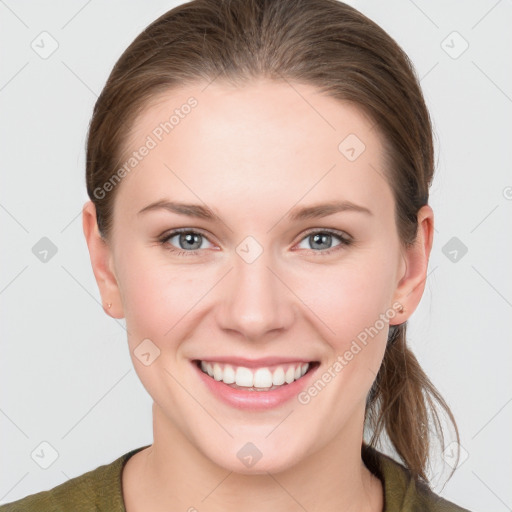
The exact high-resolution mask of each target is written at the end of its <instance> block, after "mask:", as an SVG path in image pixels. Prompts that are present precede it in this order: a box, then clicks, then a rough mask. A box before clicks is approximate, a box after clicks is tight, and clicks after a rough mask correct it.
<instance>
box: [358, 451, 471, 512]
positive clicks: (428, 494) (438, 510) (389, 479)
mask: <svg viewBox="0 0 512 512" xmlns="http://www.w3.org/2000/svg"><path fill="white" fill-rule="evenodd" d="M362 455H363V460H364V462H365V465H366V466H367V467H368V469H370V471H372V472H373V473H374V474H376V475H377V476H378V477H379V478H380V479H381V481H382V484H383V488H384V512H391V511H393V512H470V511H469V510H468V509H465V508H462V507H459V506H458V505H456V504H455V503H452V502H451V501H448V500H446V499H445V498H442V497H441V496H439V495H437V494H435V493H434V492H433V491H432V490H431V489H430V487H429V486H428V485H427V484H426V483H424V482H422V481H417V480H415V479H414V478H413V477H412V475H411V473H410V472H409V470H408V469H407V468H406V467H405V466H403V465H402V464H400V463H398V462H397V461H395V460H394V459H392V458H391V457H389V456H388V455H385V454H383V453H381V452H379V451H377V450H375V449H374V448H372V447H370V446H368V445H363V450H362Z"/></svg>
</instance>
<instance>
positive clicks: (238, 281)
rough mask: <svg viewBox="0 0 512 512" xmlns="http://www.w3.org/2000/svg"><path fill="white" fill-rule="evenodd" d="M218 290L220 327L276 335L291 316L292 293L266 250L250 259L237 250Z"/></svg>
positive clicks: (256, 336) (252, 337) (245, 334)
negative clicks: (219, 294) (232, 266)
mask: <svg viewBox="0 0 512 512" xmlns="http://www.w3.org/2000/svg"><path fill="white" fill-rule="evenodd" d="M233 262H234V263H233V264H234V268H233V270H232V271H231V272H229V274H228V275H227V276H226V278H225V279H224V280H223V281H224V283H223V284H224V286H223V289H222V291H221V293H222V296H223V298H222V300H221V304H220V306H219V307H218V310H217V311H218V315H217V321H218V323H219V326H220V328H221V329H224V330H228V331H234V332H237V333H238V334H239V336H240V337H241V338H245V339H247V340H249V341H258V340H263V339H267V338H269V337H272V336H274V337H275V336H279V335H282V333H283V332H284V331H285V330H286V329H287V328H288V327H289V326H290V325H291V324H292V322H293V320H294V311H295V308H294V302H293V297H294V296H293V293H291V291H290V289H289V288H288V287H287V286H286V284H285V282H283V281H284V279H283V277H282V276H279V273H278V272H277V271H276V269H275V265H272V261H271V257H270V255H268V254H267V252H266V251H263V253H262V254H261V255H260V256H259V257H258V258H257V259H256V260H255V261H253V262H252V263H248V262H247V261H245V260H244V259H243V258H242V257H239V256H238V255H237V254H235V255H234V258H233Z"/></svg>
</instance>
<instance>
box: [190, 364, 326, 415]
mask: <svg viewBox="0 0 512 512" xmlns="http://www.w3.org/2000/svg"><path fill="white" fill-rule="evenodd" d="M192 364H193V366H194V367H195V368H196V372H197V373H198V374H199V377H200V378H201V380H202V381H203V382H204V383H205V384H206V386H207V388H208V389H209V390H210V391H211V392H212V393H213V395H214V396H216V397H217V398H219V399H221V400H222V401H223V402H225V403H227V404H229V405H231V406H234V407H237V408H249V409H266V408H271V407H276V406H278V405H280V404H282V403H284V402H285V401H287V400H289V399H291V398H293V397H294V396H296V395H297V394H298V393H299V392H300V391H301V390H303V389H304V387H305V386H306V385H307V383H308V382H309V381H310V380H311V378H312V375H313V374H314V373H315V371H316V369H317V368H318V367H319V366H320V362H319V361H309V362H304V361H296V362H287V363H282V364H273V365H269V366H261V367H254V365H250V366H251V367H249V365H247V366H238V365H234V364H229V363H224V362H218V361H206V360H199V359H194V360H192Z"/></svg>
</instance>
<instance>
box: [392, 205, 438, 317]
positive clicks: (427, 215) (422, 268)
mask: <svg viewBox="0 0 512 512" xmlns="http://www.w3.org/2000/svg"><path fill="white" fill-rule="evenodd" d="M417 218H418V232H417V235H416V240H415V242H414V244H413V245H412V246H410V247H407V248H405V249H404V250H403V251H402V257H403V261H404V263H405V272H403V274H402V275H401V277H400V280H399V282H398V284H397V287H396V290H395V293H394V296H393V301H394V302H399V303H400V304H401V305H402V307H403V312H402V313H400V314H398V315H397V316H396V317H395V319H394V320H393V322H390V324H391V323H392V324H393V325H395V324H401V323H404V322H405V321H406V320H407V319H408V318H409V317H410V316H411V315H412V313H413V312H414V311H415V309H416V308H417V306H418V304H419V303H420V300H421V297H422V296H423V291H424V289H425V282H426V279H427V268H428V261H429V257H430V251H431V249H432V242H433V234H434V212H433V211H432V208H431V207H430V206H429V205H425V206H423V207H422V208H421V209H420V210H419V212H418V215H417Z"/></svg>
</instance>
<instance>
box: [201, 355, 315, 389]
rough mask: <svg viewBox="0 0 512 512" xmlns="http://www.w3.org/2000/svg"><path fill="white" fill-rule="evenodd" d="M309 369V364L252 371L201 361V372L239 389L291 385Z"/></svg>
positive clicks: (242, 367) (240, 367)
mask: <svg viewBox="0 0 512 512" xmlns="http://www.w3.org/2000/svg"><path fill="white" fill-rule="evenodd" d="M308 368H309V363H304V364H300V363H294V364H289V365H282V366H278V367H277V368H274V369H273V370H270V369H269V368H257V369H256V370H254V371H253V370H252V369H250V368H245V367H244V366H235V367H233V366H232V365H230V364H221V363H207V362H205V361H201V370H203V372H204V373H207V374H208V375H209V376H210V377H213V378H214V379H215V380H217V381H222V382H224V383H225V384H233V385H236V386H237V387H238V386H240V387H244V388H259V389H269V388H272V389H274V388H273V386H274V387H275V386H282V385H283V384H285V383H286V384H291V383H292V382H293V381H295V380H298V379H300V378H301V377H302V376H303V375H304V374H305V373H306V372H307V371H308Z"/></svg>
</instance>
